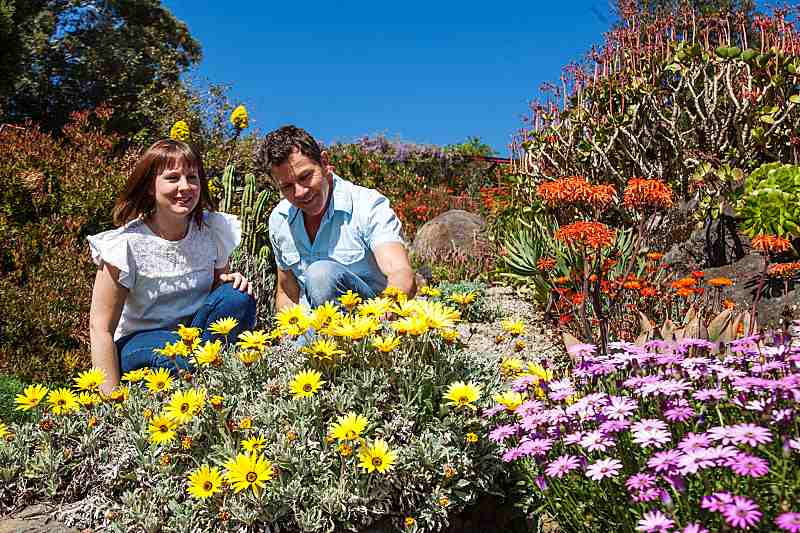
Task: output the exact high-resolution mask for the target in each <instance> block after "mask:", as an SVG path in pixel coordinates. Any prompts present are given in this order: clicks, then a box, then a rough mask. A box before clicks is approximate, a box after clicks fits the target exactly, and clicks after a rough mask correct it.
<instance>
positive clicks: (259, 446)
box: [241, 435, 267, 452]
mask: <svg viewBox="0 0 800 533" xmlns="http://www.w3.org/2000/svg"><path fill="white" fill-rule="evenodd" d="M241 445H242V448H244V449H245V451H248V452H260V451H261V450H263V449H264V447H265V446H266V445H267V439H265V438H264V436H263V435H253V436H252V437H250V438H249V439H245V440H243V441H242V442H241Z"/></svg>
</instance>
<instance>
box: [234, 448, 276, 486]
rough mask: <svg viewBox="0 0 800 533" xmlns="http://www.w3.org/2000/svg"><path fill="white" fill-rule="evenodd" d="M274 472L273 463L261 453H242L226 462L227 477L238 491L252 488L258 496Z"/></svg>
mask: <svg viewBox="0 0 800 533" xmlns="http://www.w3.org/2000/svg"><path fill="white" fill-rule="evenodd" d="M274 474H275V470H274V469H273V468H272V463H270V462H269V461H268V460H267V458H266V457H264V456H263V455H261V454H259V453H240V454H238V455H237V456H236V458H235V459H230V460H229V461H228V462H227V463H225V478H226V479H227V480H228V483H230V484H231V487H233V491H234V492H236V493H238V492H241V491H243V490H245V489H249V488H252V489H253V494H255V495H256V497H258V493H259V491H260V490H261V489H263V488H264V485H265V484H266V482H267V481H269V480H270V479H272V477H273V475H274Z"/></svg>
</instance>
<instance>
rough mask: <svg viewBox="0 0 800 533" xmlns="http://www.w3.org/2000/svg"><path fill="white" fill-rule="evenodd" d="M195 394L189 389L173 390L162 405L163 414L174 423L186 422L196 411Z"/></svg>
mask: <svg viewBox="0 0 800 533" xmlns="http://www.w3.org/2000/svg"><path fill="white" fill-rule="evenodd" d="M196 402H197V396H196V395H194V394H191V393H190V391H181V390H179V391H175V393H174V394H173V395H172V397H171V398H170V399H169V402H167V405H166V407H164V415H165V416H166V417H167V418H169V419H170V420H173V421H174V422H175V423H176V424H186V423H187V422H189V421H190V420H191V419H192V418H193V417H194V413H195V412H197V406H196Z"/></svg>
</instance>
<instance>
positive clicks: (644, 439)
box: [631, 419, 671, 448]
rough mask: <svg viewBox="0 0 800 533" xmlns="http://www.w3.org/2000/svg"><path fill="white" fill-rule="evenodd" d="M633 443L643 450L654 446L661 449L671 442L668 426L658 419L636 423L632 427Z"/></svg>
mask: <svg viewBox="0 0 800 533" xmlns="http://www.w3.org/2000/svg"><path fill="white" fill-rule="evenodd" d="M631 432H632V433H633V442H636V443H637V444H639V445H641V446H642V447H643V448H648V447H650V446H653V447H654V448H660V447H661V446H663V445H664V444H666V443H668V442H669V441H670V438H671V435H670V434H669V432H668V431H667V425H666V424H665V423H664V422H663V421H661V420H658V419H647V420H642V421H640V422H636V423H635V424H633V426H631Z"/></svg>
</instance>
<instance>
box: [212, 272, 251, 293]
mask: <svg viewBox="0 0 800 533" xmlns="http://www.w3.org/2000/svg"><path fill="white" fill-rule="evenodd" d="M219 280H220V281H221V282H222V283H227V282H229V281H230V282H232V283H233V288H234V289H239V290H240V291H242V292H246V293H247V294H249V295H250V296H252V295H253V285H252V284H251V283H250V282H249V281H247V278H246V277H244V276H242V275H241V274H240V273H238V272H231V273H225V274H220V276H219Z"/></svg>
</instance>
